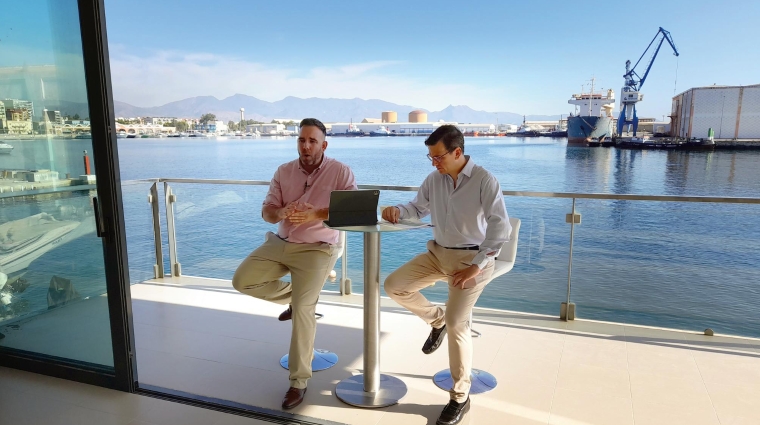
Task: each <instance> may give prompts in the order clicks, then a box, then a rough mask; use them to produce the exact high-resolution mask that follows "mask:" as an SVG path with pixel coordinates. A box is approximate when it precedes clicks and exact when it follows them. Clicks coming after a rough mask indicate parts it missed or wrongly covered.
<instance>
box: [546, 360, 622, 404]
mask: <svg viewBox="0 0 760 425" xmlns="http://www.w3.org/2000/svg"><path fill="white" fill-rule="evenodd" d="M563 360H564V358H563ZM557 388H563V389H567V390H573V391H576V392H583V393H588V394H601V395H609V396H614V397H619V398H631V386H630V381H629V379H628V370H626V369H622V368H606V367H599V366H594V365H589V364H580V363H569V362H564V361H563V362H562V363H560V367H559V373H558V374H557Z"/></svg>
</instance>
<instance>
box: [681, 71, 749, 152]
mask: <svg viewBox="0 0 760 425" xmlns="http://www.w3.org/2000/svg"><path fill="white" fill-rule="evenodd" d="M670 117H671V121H672V123H673V125H672V126H671V128H672V130H671V132H670V134H671V136H674V137H683V138H687V139H691V138H693V137H696V138H706V137H708V131H709V129H712V130H713V132H714V137H715V138H716V139H760V84H755V85H751V86H716V85H713V86H707V87H695V88H691V89H689V90H686V91H684V92H683V93H681V94H678V95H676V96H674V97H673V103H672V108H671V114H670Z"/></svg>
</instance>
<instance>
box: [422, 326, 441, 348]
mask: <svg viewBox="0 0 760 425" xmlns="http://www.w3.org/2000/svg"><path fill="white" fill-rule="evenodd" d="M445 336H446V325H443V326H442V327H441V328H439V329H436V328H433V330H432V331H430V335H429V336H428V339H427V341H425V345H423V346H422V352H423V353H425V354H430V353H432V352H433V351H435V350H437V349H438V347H440V346H441V343H442V342H443V337H445Z"/></svg>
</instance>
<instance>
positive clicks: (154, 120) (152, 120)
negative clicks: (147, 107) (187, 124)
mask: <svg viewBox="0 0 760 425" xmlns="http://www.w3.org/2000/svg"><path fill="white" fill-rule="evenodd" d="M174 120H176V118H173V117H148V118H145V119H144V120H143V123H144V124H152V125H164V124H166V123H169V122H172V121H174Z"/></svg>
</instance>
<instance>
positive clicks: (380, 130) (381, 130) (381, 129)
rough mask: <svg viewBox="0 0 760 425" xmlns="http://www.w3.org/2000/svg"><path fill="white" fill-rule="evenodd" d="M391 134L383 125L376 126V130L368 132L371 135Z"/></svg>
mask: <svg viewBox="0 0 760 425" xmlns="http://www.w3.org/2000/svg"><path fill="white" fill-rule="evenodd" d="M392 134H393V133H391V132H390V131H389V130H388V129H387V128H386V127H385V126H384V125H381V126H380V127H378V128H377V130H374V131H370V132H369V135H370V136H371V137H380V136H390V135H392Z"/></svg>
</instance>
